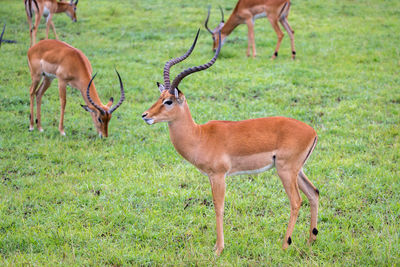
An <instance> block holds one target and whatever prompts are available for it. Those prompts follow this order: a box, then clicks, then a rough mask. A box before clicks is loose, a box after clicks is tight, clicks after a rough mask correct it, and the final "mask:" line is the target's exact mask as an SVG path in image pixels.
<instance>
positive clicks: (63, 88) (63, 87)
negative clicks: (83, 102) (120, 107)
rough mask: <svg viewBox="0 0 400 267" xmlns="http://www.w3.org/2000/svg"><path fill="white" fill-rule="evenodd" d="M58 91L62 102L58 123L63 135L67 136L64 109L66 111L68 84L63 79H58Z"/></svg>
mask: <svg viewBox="0 0 400 267" xmlns="http://www.w3.org/2000/svg"><path fill="white" fill-rule="evenodd" d="M58 91H59V94H60V104H61V109H60V112H61V113H60V124H59V125H58V130H59V131H60V134H61V135H63V136H65V132H64V111H65V105H66V104H67V84H66V83H65V82H64V81H62V80H61V79H60V80H58Z"/></svg>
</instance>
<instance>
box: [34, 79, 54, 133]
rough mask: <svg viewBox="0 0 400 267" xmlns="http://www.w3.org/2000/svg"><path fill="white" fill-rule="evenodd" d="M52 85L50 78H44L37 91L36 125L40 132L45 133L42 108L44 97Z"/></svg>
mask: <svg viewBox="0 0 400 267" xmlns="http://www.w3.org/2000/svg"><path fill="white" fill-rule="evenodd" d="M50 84H51V79H50V78H49V77H46V76H45V77H44V79H43V82H42V84H41V85H40V87H39V90H37V91H36V124H37V128H38V130H39V131H40V132H43V128H42V123H41V122H42V119H41V118H42V116H41V107H42V97H43V95H44V93H45V92H46V90H47V89H48V88H49V86H50Z"/></svg>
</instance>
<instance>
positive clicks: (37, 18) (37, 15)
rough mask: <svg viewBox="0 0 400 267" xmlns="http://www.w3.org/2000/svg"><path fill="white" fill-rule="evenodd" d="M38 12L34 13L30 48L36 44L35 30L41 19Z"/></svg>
mask: <svg viewBox="0 0 400 267" xmlns="http://www.w3.org/2000/svg"><path fill="white" fill-rule="evenodd" d="M39 12H40V11H37V12H36V13H35V25H34V26H33V29H32V30H31V34H32V44H31V46H33V45H34V44H35V43H36V33H37V30H38V28H39V23H40V18H41V17H42V14H39Z"/></svg>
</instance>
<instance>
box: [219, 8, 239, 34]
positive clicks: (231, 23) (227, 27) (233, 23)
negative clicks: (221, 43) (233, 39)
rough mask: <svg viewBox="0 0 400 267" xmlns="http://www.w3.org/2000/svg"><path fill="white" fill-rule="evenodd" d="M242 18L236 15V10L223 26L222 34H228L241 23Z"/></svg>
mask: <svg viewBox="0 0 400 267" xmlns="http://www.w3.org/2000/svg"><path fill="white" fill-rule="evenodd" d="M240 23H241V22H240V20H239V19H238V18H237V17H236V15H235V11H234V13H232V15H231V16H230V17H229V19H228V21H227V22H226V23H225V24H224V26H223V27H222V28H221V35H223V36H228V35H229V34H230V33H231V32H232V31H233V30H234V29H235V28H236V27H237V26H238V25H239V24H240Z"/></svg>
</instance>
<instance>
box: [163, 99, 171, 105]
mask: <svg viewBox="0 0 400 267" xmlns="http://www.w3.org/2000/svg"><path fill="white" fill-rule="evenodd" d="M163 104H164V105H168V106H170V105H172V101H171V100H166V101H164V103H163Z"/></svg>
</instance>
